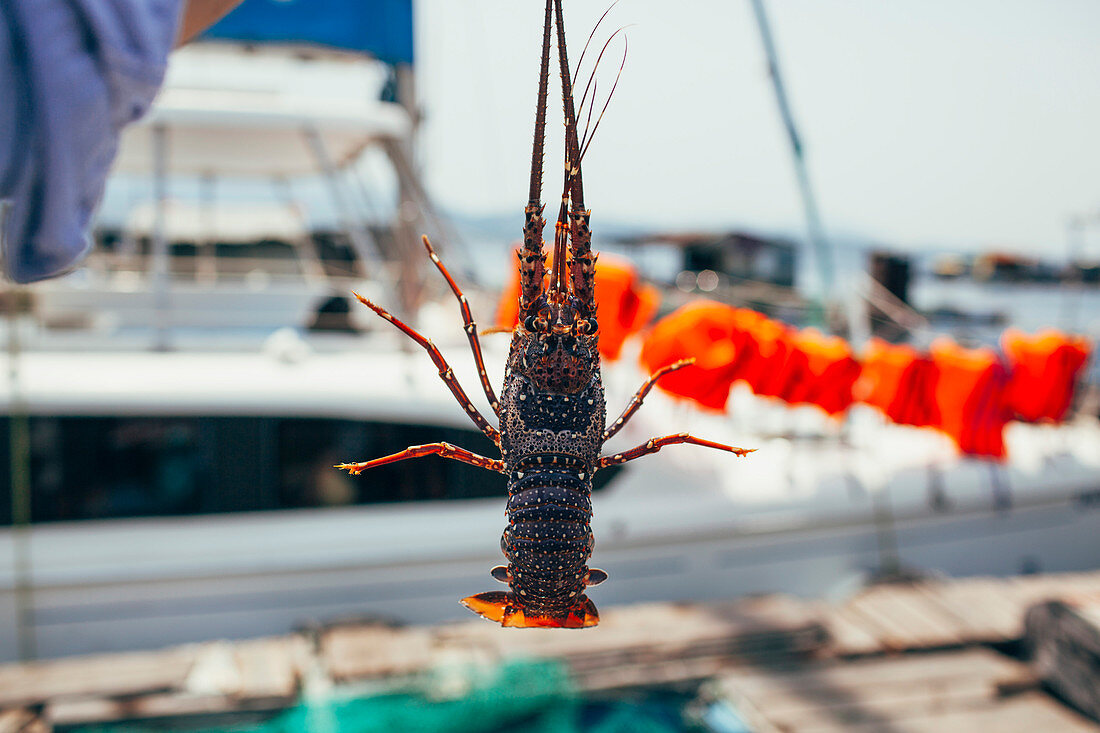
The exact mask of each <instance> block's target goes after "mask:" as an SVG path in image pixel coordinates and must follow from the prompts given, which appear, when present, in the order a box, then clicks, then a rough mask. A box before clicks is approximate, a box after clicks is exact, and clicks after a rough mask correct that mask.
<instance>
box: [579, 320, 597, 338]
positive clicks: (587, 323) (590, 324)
mask: <svg viewBox="0 0 1100 733" xmlns="http://www.w3.org/2000/svg"><path fill="white" fill-rule="evenodd" d="M596 328H597V324H596V319H595V318H585V319H584V320H583V321H581V322H580V323H579V324H578V325H577V331H578V332H579V333H582V334H586V335H587V334H590V333H596Z"/></svg>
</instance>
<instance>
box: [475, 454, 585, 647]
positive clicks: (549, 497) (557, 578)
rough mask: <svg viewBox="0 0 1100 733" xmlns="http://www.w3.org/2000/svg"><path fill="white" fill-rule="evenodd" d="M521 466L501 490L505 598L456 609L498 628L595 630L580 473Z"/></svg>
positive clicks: (562, 467)
mask: <svg viewBox="0 0 1100 733" xmlns="http://www.w3.org/2000/svg"><path fill="white" fill-rule="evenodd" d="M523 466H524V470H517V471H514V472H513V473H512V475H511V477H510V479H509V482H508V507H507V514H508V527H507V528H506V529H505V530H504V534H503V535H502V536H501V540H500V549H501V551H502V552H503V553H504V556H505V557H506V558H507V559H508V569H507V576H506V577H507V580H508V583H509V585H510V586H511V592H510V593H505V592H494V593H481V594H479V595H476V596H470V597H469V598H466V599H464V600H463V603H464V604H465V605H466V606H467V607H468V608H470V609H471V610H473V611H475V612H477V613H479V614H481V615H482V616H484V617H485V618H488V619H491V620H493V621H497V622H499V623H501V624H502V625H504V626H518V627H534V626H539V627H546V626H550V627H565V628H582V627H585V626H595V625H596V624H597V623H599V613H598V612H597V611H596V606H595V604H593V603H592V601H591V600H589V599H588V597H587V596H585V594H584V589H585V585H586V582H587V580H588V567H587V562H588V558H589V557H591V555H592V547H593V545H594V540H593V537H592V529H591V527H590V524H589V523H590V520H591V517H592V499H591V492H592V480H591V476H590V475H588V471H587V466H586V464H584V463H583V462H582V461H579V460H578V459H575V458H571V457H569V456H563V455H556V454H540V455H536V456H528V457H527V458H526V459H525V460H524V461H523ZM582 469H585V470H582ZM581 476H584V478H581Z"/></svg>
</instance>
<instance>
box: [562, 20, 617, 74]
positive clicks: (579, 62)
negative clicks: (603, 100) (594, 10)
mask: <svg viewBox="0 0 1100 733" xmlns="http://www.w3.org/2000/svg"><path fill="white" fill-rule="evenodd" d="M618 4H619V0H615V2H613V3H611V5H609V6H608V8H607V10H605V11H603V15H601V16H600V19H599V20H597V21H596V27H595V28H593V29H592V32H591V33H589V34H588V40H587V41H585V42H584V48H583V49H581V55H580V58H578V59H577V68H576V69H574V70H573V86H577V77H579V76H580V75H581V65H582V64H584V55H585V54H586V53H588V47H589V46H590V45H591V44H592V39H593V38H595V37H596V31H598V30H599V29H600V24H601V23H603V19H604V18H606V17H607V14H608V13H610V12H611V10H612V8H614V7H615V6H616V5H618Z"/></svg>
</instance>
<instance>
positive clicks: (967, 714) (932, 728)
mask: <svg viewBox="0 0 1100 733" xmlns="http://www.w3.org/2000/svg"><path fill="white" fill-rule="evenodd" d="M784 730H785V731H786V733H981V732H982V731H989V733H1047V732H1048V731H1049V732H1050V733H1055V732H1057V733H1097V731H1100V726H1097V725H1095V724H1094V723H1091V722H1089V721H1088V720H1085V719H1084V718H1082V717H1081V716H1079V715H1077V714H1075V713H1073V712H1072V711H1070V710H1067V709H1066V708H1064V707H1062V706H1061V705H1058V704H1057V703H1056V702H1054V701H1052V700H1051V699H1050V698H1049V697H1047V696H1046V695H1043V694H1042V693H1029V694H1027V695H1021V696H1019V697H1015V698H1010V699H1007V700H1004V701H1001V702H999V703H997V704H995V705H989V706H985V707H979V708H962V709H947V710H929V711H926V712H923V713H920V714H916V715H911V716H904V717H903V716H897V717H887V718H885V719H883V720H874V721H865V722H862V723H850V722H846V721H837V720H834V719H830V718H829V717H822V718H821V719H819V720H818V721H815V722H813V723H808V724H806V725H800V726H799V727H797V728H788V729H784Z"/></svg>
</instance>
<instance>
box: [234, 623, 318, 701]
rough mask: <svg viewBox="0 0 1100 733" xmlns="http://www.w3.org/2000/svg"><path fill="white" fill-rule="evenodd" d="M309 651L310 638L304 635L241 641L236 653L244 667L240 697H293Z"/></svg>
mask: <svg viewBox="0 0 1100 733" xmlns="http://www.w3.org/2000/svg"><path fill="white" fill-rule="evenodd" d="M309 653H310V650H309V645H308V643H307V641H306V640H305V639H304V638H302V637H300V636H299V637H283V638H279V639H260V640H256V641H246V642H241V643H239V644H237V645H236V648H235V650H234V656H235V658H236V662H237V665H238V667H239V669H240V670H241V685H240V689H239V690H238V691H237V693H236V694H237V696H238V697H248V698H283V699H286V700H291V699H293V698H294V697H295V696H296V695H297V692H298V685H299V681H300V679H301V676H302V673H303V667H304V666H305V665H306V664H308V661H307V660H308V657H309Z"/></svg>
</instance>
